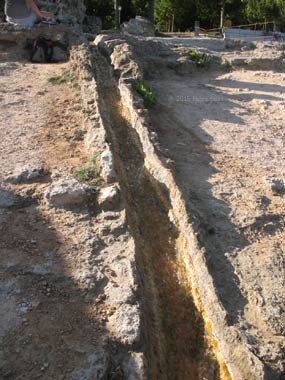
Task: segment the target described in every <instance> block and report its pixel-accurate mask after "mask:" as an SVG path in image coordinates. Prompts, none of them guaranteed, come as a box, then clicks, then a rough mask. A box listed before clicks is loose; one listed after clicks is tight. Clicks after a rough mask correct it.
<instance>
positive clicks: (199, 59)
mask: <svg viewBox="0 0 285 380" xmlns="http://www.w3.org/2000/svg"><path fill="white" fill-rule="evenodd" d="M188 54H189V56H190V58H191V61H193V62H195V64H196V66H198V67H206V66H208V65H209V64H210V61H211V57H210V56H209V55H208V54H202V53H199V52H198V51H196V50H192V49H191V50H189V51H188Z"/></svg>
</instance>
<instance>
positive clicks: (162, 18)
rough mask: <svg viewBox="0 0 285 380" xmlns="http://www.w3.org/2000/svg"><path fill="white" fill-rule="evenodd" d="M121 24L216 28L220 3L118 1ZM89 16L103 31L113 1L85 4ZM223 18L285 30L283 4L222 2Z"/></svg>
mask: <svg viewBox="0 0 285 380" xmlns="http://www.w3.org/2000/svg"><path fill="white" fill-rule="evenodd" d="M118 1H119V4H120V5H121V6H122V12H121V21H126V20H128V19H129V18H131V17H134V16H136V15H140V16H144V17H149V18H150V19H151V18H152V14H153V12H154V19H155V20H154V21H155V24H156V27H157V29H159V30H162V31H163V30H171V29H172V27H173V28H174V30H176V31H177V30H181V31H183V30H187V29H193V27H194V23H195V21H196V20H198V21H200V25H201V26H202V27H203V28H218V27H219V25H220V16H221V4H222V0H155V1H154V0H118ZM86 6H87V10H88V13H89V14H95V15H97V16H99V17H101V18H102V20H103V23H104V27H110V26H111V24H112V22H113V19H114V0H86ZM224 6H225V9H224V11H225V12H224V18H225V20H230V21H231V23H232V24H233V25H239V24H245V23H251V22H263V21H265V20H266V21H277V22H279V23H281V25H283V24H284V26H285V0H225V1H224Z"/></svg>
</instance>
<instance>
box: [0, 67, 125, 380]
mask: <svg viewBox="0 0 285 380" xmlns="http://www.w3.org/2000/svg"><path fill="white" fill-rule="evenodd" d="M66 70H68V64H49V65H45V64H42V65H41V64H39V65H35V64H29V63H27V62H26V63H23V62H6V63H1V65H0V104H1V115H0V125H1V127H0V186H1V187H0V191H2V193H1V195H3V194H8V195H9V196H10V197H11V199H13V204H12V205H11V207H6V206H7V204H6V205H5V204H4V203H5V202H4V203H1V208H0V251H1V256H0V269H1V272H0V277H1V284H0V298H1V308H0V318H1V324H0V339H1V353H0V378H1V379H13V380H16V379H27V380H31V379H55V380H61V379H62V380H63V379H69V380H70V379H91V378H92V379H93V377H94V376H95V378H101V377H100V376H105V375H104V374H105V372H106V371H108V374H109V376H119V377H120V375H118V374H117V375H116V368H115V369H114V370H113V369H112V363H110V360H109V358H108V353H106V351H105V349H104V347H105V346H106V344H107V343H108V342H109V338H110V333H109V332H108V331H107V329H106V321H107V320H108V316H109V315H111V313H112V305H110V304H109V306H108V307H107V308H106V307H105V306H104V296H102V292H101V290H102V289H101V286H106V285H107V284H108V282H109V281H108V280H107V278H106V277H104V276H101V277H100V276H98V275H97V277H100V278H99V283H98V282H96V286H95V285H94V281H95V280H94V278H95V277H96V275H94V273H93V272H92V274H90V271H92V269H90V268H94V267H95V269H96V270H97V272H96V273H97V274H98V273H99V270H98V269H97V267H98V266H100V265H99V264H98V265H95V264H94V263H93V261H92V260H94V259H95V258H94V256H92V254H93V251H92V250H93V248H94V246H96V249H97V251H96V252H98V253H99V251H100V250H102V249H103V248H104V247H106V246H109V247H110V246H111V245H112V248H110V252H109V253H108V247H106V248H105V251H104V252H105V255H107V257H116V254H119V253H120V255H121V256H122V257H123V258H122V260H123V259H124V258H125V255H127V251H128V248H126V246H127V245H128V244H129V243H128V238H127V237H124V236H122V234H119V235H120V237H119V238H118V236H119V235H118V234H117V238H116V239H115V238H114V236H113V235H112V236H110V234H108V231H110V230H111V229H112V228H121V227H122V225H124V223H125V220H124V215H123V212H122V213H120V212H118V213H113V214H112V215H111V216H110V218H109V219H108V213H105V214H104V213H103V214H104V215H105V216H104V215H103V216H102V215H98V212H95V211H94V208H93V205H92V202H91V203H90V204H88V205H87V204H85V203H84V204H82V205H80V206H78V207H75V208H65V209H64V208H53V207H49V206H48V205H47V204H46V202H45V199H44V195H43V194H44V191H45V189H46V188H47V187H48V186H49V185H50V183H51V181H52V180H56V179H57V178H61V177H65V176H71V175H73V171H74V168H76V167H80V166H82V165H84V164H85V163H86V161H87V160H88V153H87V151H86V149H85V146H84V143H83V141H82V136H81V134H78V129H80V126H81V121H82V120H81V113H80V99H79V98H78V94H77V92H76V89H75V88H74V87H73V86H72V85H71V84H68V83H63V84H60V85H58V84H52V83H49V82H48V79H49V78H50V77H52V76H62V74H63V73H64V72H65V71H66ZM27 166H30V167H36V168H37V167H43V168H45V170H46V171H47V175H45V176H44V177H41V178H38V179H35V180H30V181H27V182H26V183H22V184H10V183H7V182H6V181H5V178H6V177H7V176H10V175H11V174H13V173H15V172H17V170H18V169H21V168H24V167H27ZM8 206H9V205H8ZM105 217H106V219H104V218H105ZM107 219H108V220H107ZM101 222H102V223H101ZM112 226H113V227H112ZM107 230H108V231H107ZM120 238H122V239H123V240H124V242H120V241H118V240H120ZM115 240H116V241H115ZM100 244H101V245H100ZM99 246H100V247H99ZM111 252H112V254H111ZM109 254H110V256H108V255H109ZM124 254H125V255H124ZM91 256H92V257H91ZM103 260H104V259H102V260H101V261H100V262H103ZM116 265H117V268H118V270H122V271H123V270H124V275H123V276H124V279H125V278H126V276H127V274H126V273H129V272H128V271H129V268H128V267H127V264H126V265H125V266H124V269H122V267H121V266H120V260H117V262H116ZM122 265H123V264H122ZM104 268H105V269H106V273H107V272H108V265H106V264H104ZM108 273H114V272H113V271H111V269H109V272H108ZM110 276H111V275H110ZM124 279H122V281H121V282H120V283H122V284H123V283H124ZM97 280H98V278H97ZM117 280H118V281H120V275H118V276H117ZM113 285H114V287H115V286H117V285H116V281H113V280H111V282H110V284H109V288H110V287H112V286H113ZM105 298H106V296H105ZM113 312H114V310H113ZM112 344H113V346H112V347H113V349H115V348H114V347H115V340H113V343H112ZM116 352H117V351H116ZM116 366H117V371H118V372H120V373H121V368H118V365H117V364H116ZM114 373H115V375H114ZM96 376H97V377H96ZM114 378H115V377H114ZM116 378H118V377H116Z"/></svg>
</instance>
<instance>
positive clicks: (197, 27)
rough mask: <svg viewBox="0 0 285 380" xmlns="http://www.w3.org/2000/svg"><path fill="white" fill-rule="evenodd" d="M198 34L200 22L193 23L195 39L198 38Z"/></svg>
mask: <svg viewBox="0 0 285 380" xmlns="http://www.w3.org/2000/svg"><path fill="white" fill-rule="evenodd" d="M199 34H200V21H195V37H199Z"/></svg>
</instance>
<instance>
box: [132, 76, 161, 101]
mask: <svg viewBox="0 0 285 380" xmlns="http://www.w3.org/2000/svg"><path fill="white" fill-rule="evenodd" d="M135 89H136V91H137V93H138V94H140V95H141V96H142V98H143V100H144V101H145V103H146V105H149V106H154V105H155V104H156V102H157V98H156V96H155V95H154V93H153V91H152V90H151V89H150V88H149V87H148V86H147V85H146V84H145V82H144V81H139V82H137V83H136V85H135Z"/></svg>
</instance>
